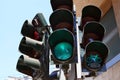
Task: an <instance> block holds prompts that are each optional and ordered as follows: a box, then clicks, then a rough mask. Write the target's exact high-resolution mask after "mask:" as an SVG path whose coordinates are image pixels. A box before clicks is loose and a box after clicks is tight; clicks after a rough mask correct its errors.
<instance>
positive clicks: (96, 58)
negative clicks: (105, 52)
mask: <svg viewBox="0 0 120 80" xmlns="http://www.w3.org/2000/svg"><path fill="white" fill-rule="evenodd" d="M101 61H102V60H101V58H100V57H99V56H98V55H92V54H91V55H90V56H89V57H88V58H87V63H101Z"/></svg>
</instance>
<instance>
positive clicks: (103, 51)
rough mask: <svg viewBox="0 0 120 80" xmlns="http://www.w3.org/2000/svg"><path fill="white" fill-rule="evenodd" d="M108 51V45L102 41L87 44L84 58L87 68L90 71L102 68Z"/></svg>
mask: <svg viewBox="0 0 120 80" xmlns="http://www.w3.org/2000/svg"><path fill="white" fill-rule="evenodd" d="M108 51H109V50H108V47H107V46H106V45H105V44H104V43H102V42H100V41H94V42H90V43H89V44H88V45H87V46H86V51H85V55H84V60H83V63H84V66H85V68H87V69H88V70H90V71H98V70H100V69H101V68H102V66H103V65H104V63H105V61H106V58H107V56H108Z"/></svg>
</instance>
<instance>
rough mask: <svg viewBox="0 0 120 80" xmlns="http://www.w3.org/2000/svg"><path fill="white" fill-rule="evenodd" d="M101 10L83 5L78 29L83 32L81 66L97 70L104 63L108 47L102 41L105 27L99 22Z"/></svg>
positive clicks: (93, 70)
mask: <svg viewBox="0 0 120 80" xmlns="http://www.w3.org/2000/svg"><path fill="white" fill-rule="evenodd" d="M100 18H101V10H100V9H99V8H97V7H96V6H93V5H88V6H85V7H84V8H83V10H82V17H81V24H80V26H79V29H80V30H81V31H82V32H83V36H82V41H81V43H80V46H81V48H83V49H84V50H85V54H84V55H83V61H82V63H83V68H85V69H87V70H89V71H92V72H97V71H100V70H101V68H102V67H103V65H104V64H105V61H106V58H107V56H108V52H109V49H108V47H107V46H106V45H105V44H104V43H102V40H103V37H104V34H105V28H104V26H103V25H102V24H101V23H100V22H99V21H100Z"/></svg>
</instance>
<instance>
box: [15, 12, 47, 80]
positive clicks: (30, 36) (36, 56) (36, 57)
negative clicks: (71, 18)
mask: <svg viewBox="0 0 120 80" xmlns="http://www.w3.org/2000/svg"><path fill="white" fill-rule="evenodd" d="M47 27H48V25H47V23H46V21H45V19H44V16H43V15H42V13H37V14H36V16H35V17H34V18H33V20H32V24H31V23H30V22H29V21H28V20H25V22H24V23H23V26H22V29H21V34H22V35H23V36H24V37H23V38H22V40H21V42H20V44H19V51H20V52H21V53H23V54H24V55H21V56H20V57H19V59H18V62H17V65H16V69H17V70H18V71H19V72H22V73H24V74H26V75H29V76H31V77H32V78H33V79H35V78H40V79H41V75H45V76H44V78H46V77H48V74H47V73H49V72H48V71H49V70H48V66H49V65H48V61H47V60H48V56H46V55H48V53H47V51H48V50H47V48H45V45H46V41H47V40H46V34H47ZM45 49H46V50H45ZM43 53H44V54H43ZM43 63H44V64H43ZM38 73H39V74H38ZM42 78H43V77H42Z"/></svg>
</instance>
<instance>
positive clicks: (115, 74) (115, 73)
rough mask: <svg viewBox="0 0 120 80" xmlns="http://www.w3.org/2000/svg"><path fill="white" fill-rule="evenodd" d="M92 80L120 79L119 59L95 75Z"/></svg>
mask: <svg viewBox="0 0 120 80" xmlns="http://www.w3.org/2000/svg"><path fill="white" fill-rule="evenodd" d="M94 80H120V61H119V62H117V63H116V64H115V65H113V66H112V67H110V68H109V69H108V70H107V71H106V72H104V73H102V74H100V75H99V76H97V77H96V78H95V79H94Z"/></svg>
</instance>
